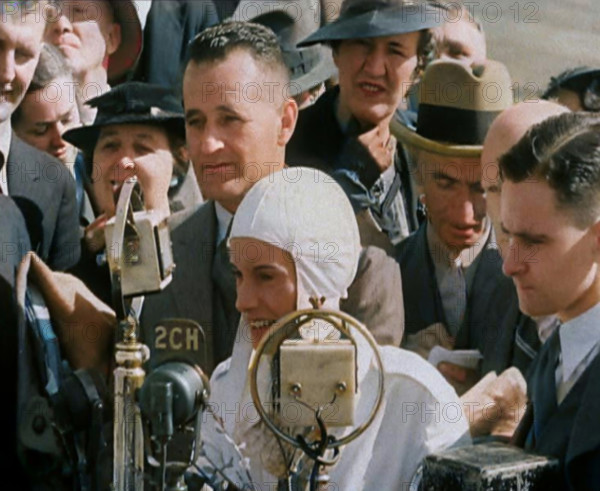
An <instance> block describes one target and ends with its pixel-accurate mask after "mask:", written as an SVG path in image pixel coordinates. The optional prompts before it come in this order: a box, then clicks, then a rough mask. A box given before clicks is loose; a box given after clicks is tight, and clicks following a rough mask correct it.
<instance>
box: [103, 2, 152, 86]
mask: <svg viewBox="0 0 600 491" xmlns="http://www.w3.org/2000/svg"><path fill="white" fill-rule="evenodd" d="M110 4H111V6H112V7H113V10H114V14H115V20H116V22H118V24H119V25H120V26H121V44H119V47H118V48H117V50H116V51H115V52H114V53H113V54H112V55H110V57H109V58H108V68H107V75H108V81H109V83H111V84H114V83H116V82H120V81H122V79H123V78H124V77H125V76H126V75H127V73H128V72H130V71H131V70H133V69H134V68H135V66H136V64H137V61H138V59H139V57H140V54H141V52H142V45H143V39H144V37H143V33H142V24H141V23H140V19H139V16H138V13H137V10H136V8H135V5H134V4H133V2H132V1H131V0H113V1H111V2H110Z"/></svg>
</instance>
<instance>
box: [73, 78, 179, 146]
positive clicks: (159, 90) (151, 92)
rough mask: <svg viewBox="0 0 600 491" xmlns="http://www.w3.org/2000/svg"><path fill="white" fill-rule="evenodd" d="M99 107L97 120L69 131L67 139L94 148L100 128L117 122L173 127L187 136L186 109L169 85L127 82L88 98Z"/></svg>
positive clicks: (174, 130)
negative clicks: (184, 114)
mask: <svg viewBox="0 0 600 491" xmlns="http://www.w3.org/2000/svg"><path fill="white" fill-rule="evenodd" d="M87 104H88V105H89V106H91V107H95V108H97V109H98V113H97V114H96V119H95V120H94V124H92V125H90V126H81V127H79V128H74V129H72V130H69V131H67V132H65V134H64V135H63V139H65V140H66V141H68V142H69V143H71V144H73V145H75V146H76V147H78V148H81V149H83V150H85V151H92V150H93V149H94V147H95V146H96V142H97V141H98V136H99V135H100V130H101V129H102V128H104V127H105V126H109V125H115V124H149V125H154V126H162V127H164V128H168V129H171V130H172V131H173V132H175V133H176V134H178V135H181V137H182V138H185V121H184V116H183V109H182V108H181V105H180V104H179V102H178V101H177V99H176V98H175V97H174V96H173V94H172V92H171V91H170V90H169V89H166V88H164V87H161V86H158V85H152V84H146V83H142V82H127V83H124V84H121V85H119V86H117V87H116V88H114V89H112V90H111V91H109V92H107V93H106V94H103V95H101V96H99V97H96V98H94V99H91V100H89V101H88V102H87Z"/></svg>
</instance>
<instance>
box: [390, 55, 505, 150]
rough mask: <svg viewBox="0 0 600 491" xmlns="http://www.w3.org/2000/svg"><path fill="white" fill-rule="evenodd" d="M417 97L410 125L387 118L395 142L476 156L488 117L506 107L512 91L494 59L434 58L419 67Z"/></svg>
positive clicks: (501, 69) (500, 66)
mask: <svg viewBox="0 0 600 491" xmlns="http://www.w3.org/2000/svg"><path fill="white" fill-rule="evenodd" d="M418 99H419V114H418V116H417V127H416V129H414V128H409V127H408V126H407V125H405V124H402V123H400V122H399V121H397V120H395V121H393V122H392V125H391V131H392V133H393V134H394V135H395V136H396V137H397V138H398V139H399V140H400V141H402V142H404V143H406V144H408V145H412V146H414V147H417V148H421V149H423V150H426V151H429V152H432V153H437V154H441V155H451V156H456V157H477V156H479V155H480V154H481V149H482V146H483V141H484V139H485V136H486V134H487V132H488V129H489V127H490V125H491V124H492V122H493V121H494V119H495V118H496V117H497V116H498V115H499V114H500V113H501V112H502V111H504V110H505V109H507V108H508V107H510V106H511V105H512V103H513V92H512V89H511V79H510V75H509V73H508V70H507V68H506V67H505V66H504V65H503V64H502V63H500V62H498V61H492V60H487V61H486V62H485V63H484V64H481V65H472V66H467V65H465V64H463V63H460V62H458V61H454V60H438V61H434V62H432V63H431V64H430V65H429V66H428V67H427V69H426V70H425V73H424V75H423V78H422V80H421V83H420V84H419V89H418Z"/></svg>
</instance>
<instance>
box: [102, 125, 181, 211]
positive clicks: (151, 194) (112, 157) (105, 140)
mask: <svg viewBox="0 0 600 491" xmlns="http://www.w3.org/2000/svg"><path fill="white" fill-rule="evenodd" d="M173 162H174V159H173V154H172V153H171V147H170V145H169V138H168V136H167V133H166V131H165V130H164V129H163V128H160V127H158V126H153V125H145V124H120V125H109V126H106V127H104V128H102V130H101V132H100V136H99V138H98V142H97V143H96V147H95V149H94V169H93V173H92V181H93V184H92V189H93V193H94V199H95V200H96V204H97V205H98V207H99V209H100V210H101V211H102V212H103V213H106V215H107V216H108V217H111V216H113V215H114V214H115V209H116V200H117V197H118V194H119V192H120V190H121V187H122V185H123V183H124V182H125V180H126V179H128V178H129V177H132V176H136V177H137V178H138V181H139V183H140V187H141V190H142V192H143V194H144V205H145V207H146V209H148V210H156V211H157V212H159V213H161V214H163V215H165V216H166V215H168V213H169V198H168V192H169V185H170V183H171V177H172V175H173Z"/></svg>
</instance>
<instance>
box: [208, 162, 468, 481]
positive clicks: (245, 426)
mask: <svg viewBox="0 0 600 491" xmlns="http://www.w3.org/2000/svg"><path fill="white" fill-rule="evenodd" d="M323 203H327V206H323ZM229 247H230V258H231V263H232V264H233V267H234V271H235V275H236V278H237V281H236V283H237V285H236V286H237V295H238V300H237V304H236V307H237V308H238V309H239V310H240V312H241V314H242V321H241V323H240V327H239V330H238V338H237V339H238V342H237V343H236V344H235V346H234V350H233V354H232V356H231V358H229V359H228V360H226V361H225V362H223V363H221V364H220V365H219V366H218V367H217V368H216V370H215V371H214V372H213V376H212V378H211V401H210V404H209V406H210V407H211V408H217V411H218V412H219V413H220V414H218V415H219V416H221V418H222V419H223V424H224V427H225V430H226V431H227V432H228V433H229V434H230V435H232V436H233V439H234V440H235V442H236V443H237V444H238V445H239V446H240V448H241V449H242V453H243V454H244V456H245V457H247V458H248V460H249V466H250V472H251V478H252V481H253V483H254V485H255V486H256V485H257V487H258V488H264V487H265V486H266V483H273V482H275V481H276V480H277V479H281V478H287V477H289V470H288V463H289V462H292V461H294V462H298V465H297V467H296V468H295V471H297V473H298V475H299V476H300V477H299V479H300V480H301V481H302V480H303V479H304V480H306V479H307V472H309V469H310V468H311V467H312V463H311V462H309V460H308V459H307V458H305V457H304V458H299V459H298V460H296V458H297V457H301V456H300V455H294V454H293V453H292V450H291V449H289V448H285V446H284V445H281V444H278V442H276V441H275V440H274V437H273V436H272V435H271V434H270V433H269V430H267V429H266V427H265V426H264V425H263V423H261V421H260V419H258V418H255V417H250V416H249V414H254V409H253V408H252V406H251V405H252V402H251V399H250V393H249V380H248V363H249V361H250V357H251V356H252V352H253V348H254V347H256V345H257V343H258V342H259V341H260V339H261V338H262V337H263V336H264V335H265V333H266V332H267V331H268V329H269V327H271V326H273V324H274V323H275V321H277V320H278V319H280V318H281V317H282V316H284V315H286V314H289V313H291V312H294V311H295V310H296V309H298V310H300V309H309V308H312V302H311V300H312V301H314V300H315V299H319V301H320V302H322V305H321V308H323V309H328V310H333V311H339V308H340V307H339V305H340V300H341V299H342V298H345V297H346V296H347V290H348V287H349V286H350V285H351V283H352V281H353V279H354V276H355V274H356V271H357V264H358V258H359V253H360V240H359V234H358V226H357V224H356V219H355V217H354V211H353V209H352V206H351V205H350V202H349V201H348V199H347V198H346V196H345V194H344V192H343V191H342V189H341V188H340V187H339V185H338V184H336V183H335V182H334V181H333V180H332V179H331V178H330V177H329V176H327V175H326V174H325V173H322V172H319V171H316V170H314V169H309V168H305V167H296V168H292V169H284V170H283V171H280V172H275V173H273V174H272V175H270V176H269V177H268V178H264V179H262V180H260V181H259V182H257V183H256V184H255V185H254V186H253V187H252V189H250V191H249V192H248V194H247V195H246V196H245V198H244V199H243V200H242V202H241V204H240V206H239V208H238V209H237V211H236V214H235V217H234V219H233V225H232V228H231V234H230V239H229ZM328 327H329V326H326V325H322V324H315V325H314V326H313V327H311V328H310V330H307V332H304V333H302V334H301V335H302V336H308V335H310V336H311V339H312V338H313V336H314V338H318V339H321V340H323V339H324V338H327V339H329V336H328V335H329V334H330V333H331V329H330V328H328ZM353 334H354V339H355V342H356V359H357V368H356V373H357V383H358V387H359V389H358V393H357V396H356V409H355V411H356V414H357V415H359V414H360V415H363V416H364V415H365V414H368V408H370V407H371V405H372V401H373V400H374V398H375V396H376V394H374V390H375V389H374V388H375V387H376V386H377V384H376V383H375V380H376V377H377V376H378V375H379V372H378V370H377V369H376V368H375V366H376V365H375V363H374V361H373V356H374V354H373V351H372V349H371V348H370V347H369V346H368V344H367V343H366V342H365V341H364V340H363V339H362V338H361V337H360V336H357V335H356V334H355V333H354V332H353ZM332 342H333V343H335V342H336V340H335V339H334V340H333V341H332ZM380 350H381V354H382V358H383V371H384V377H385V384H386V394H385V396H384V402H383V409H382V410H381V411H380V412H379V414H378V416H377V418H376V419H375V420H374V422H373V424H371V426H369V427H368V429H367V430H366V431H365V433H363V434H362V436H361V437H360V438H359V439H357V440H355V441H353V442H352V443H350V444H348V445H347V446H345V447H343V449H342V450H341V454H340V458H339V461H338V462H337V464H335V466H333V467H332V468H331V469H330V472H329V474H330V476H331V483H332V484H334V485H335V486H336V488H338V489H350V490H362V489H399V488H400V487H401V486H402V483H409V482H410V481H411V479H412V477H413V475H414V473H415V471H416V469H417V467H418V465H419V462H420V460H421V459H422V458H423V457H424V455H425V454H426V453H428V452H429V451H435V450H439V449H442V448H445V447H447V446H449V445H452V444H454V443H455V442H456V441H457V440H459V438H460V437H461V436H463V435H464V434H465V433H466V432H467V424H466V421H465V419H464V417H463V415H462V411H461V409H460V406H459V404H458V402H457V401H458V399H457V397H456V394H455V392H454V391H453V390H452V388H451V387H450V386H449V385H448V384H447V383H446V382H445V381H444V380H443V379H442V377H441V376H440V375H439V374H438V373H437V372H436V371H435V369H434V368H433V367H432V366H430V365H428V364H427V363H426V362H425V361H424V360H422V359H420V358H419V357H417V356H416V355H414V354H412V353H409V352H405V351H403V350H400V349H399V348H396V347H392V346H386V347H382V348H380ZM267 358H268V357H267ZM263 361H265V362H266V360H264V359H263ZM262 368H264V369H268V368H269V367H268V366H264V367H262ZM262 368H259V372H258V373H259V376H258V385H259V387H262V388H264V389H265V393H270V391H269V390H268V388H267V386H268V385H270V381H271V378H270V376H269V375H268V374H269V373H271V372H269V371H268V370H262ZM274 383H275V382H273V384H274ZM260 390H262V389H260ZM409 401H410V402H409ZM272 402H275V401H272ZM407 403H408V404H411V405H413V404H414V407H415V408H417V410H416V412H414V413H412V412H411V415H407V414H405V404H407ZM434 407H437V408H445V409H444V411H448V410H449V408H452V409H451V410H450V412H447V414H446V416H444V417H440V418H429V417H425V413H422V412H421V411H429V413H428V414H431V411H432V410H433V412H435V410H434V409H433V408H434ZM400 414H403V416H402V417H403V418H404V420H403V421H402V424H399V421H398V418H399V415H400ZM417 415H418V416H417ZM359 418H360V416H359ZM361 423H362V421H361ZM296 430H297V432H296ZM308 430H310V428H309V429H308ZM308 430H307V429H306V428H304V427H303V428H294V430H293V431H294V432H295V433H302V432H304V431H308ZM350 431H351V428H349V427H343V428H335V430H334V431H333V432H332V433H330V434H335V435H336V437H338V438H339V437H341V436H342V435H345V434H348V433H349V432H350ZM433 436H434V439H432V437H433ZM203 437H204V438H205V439H206V441H205V442H204V447H203V448H204V451H205V452H207V454H206V455H208V457H209V459H211V461H212V462H220V461H223V458H224V456H223V455H220V454H219V452H222V451H223V449H222V447H221V448H219V446H218V444H216V443H215V442H214V441H209V440H210V438H211V436H210V434H203ZM467 439H468V437H467ZM386 455H394V456H395V458H394V461H393V463H390V462H389V461H388V460H387V459H386V458H384V456H386Z"/></svg>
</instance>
